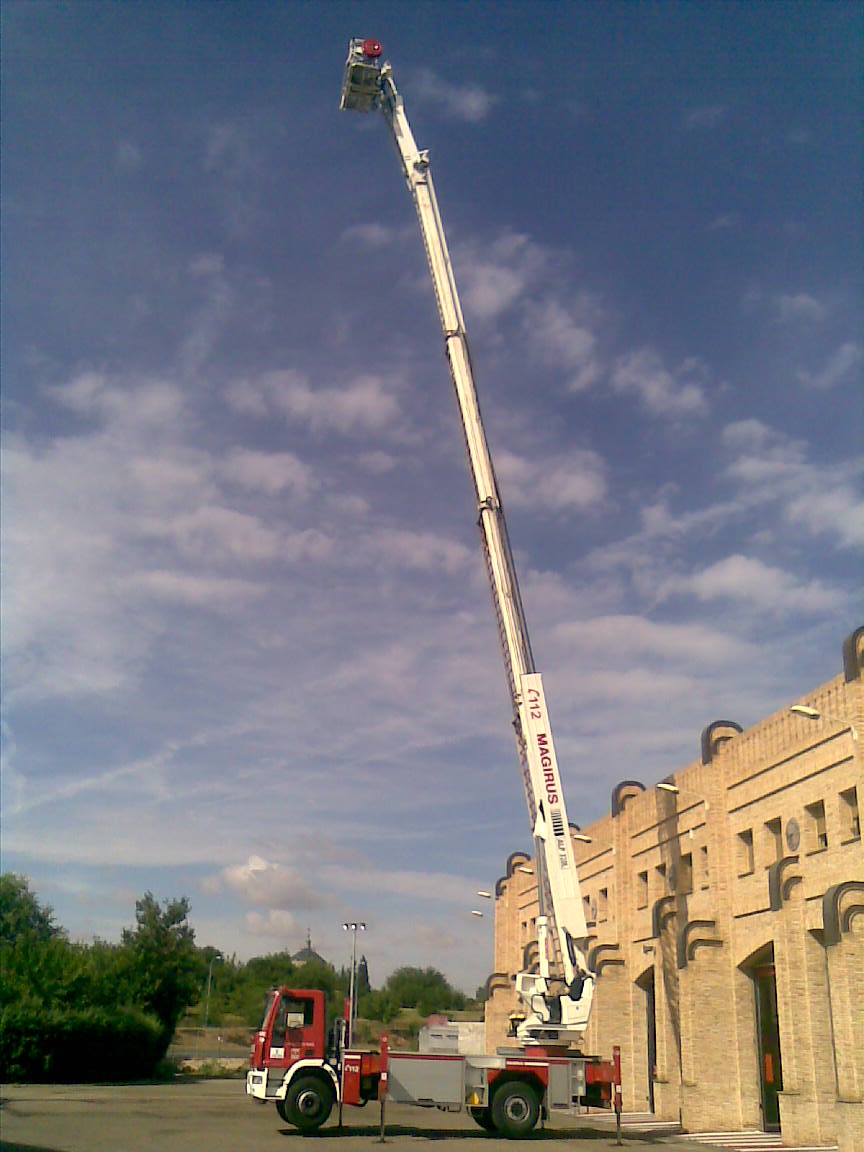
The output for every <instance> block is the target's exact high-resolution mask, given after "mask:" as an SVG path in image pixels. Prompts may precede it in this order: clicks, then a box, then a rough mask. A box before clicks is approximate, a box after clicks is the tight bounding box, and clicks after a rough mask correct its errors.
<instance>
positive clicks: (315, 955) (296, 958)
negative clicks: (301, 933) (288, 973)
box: [291, 930, 327, 964]
mask: <svg viewBox="0 0 864 1152" xmlns="http://www.w3.org/2000/svg"><path fill="white" fill-rule="evenodd" d="M291 960H292V962H293V963H294V964H308V963H309V961H310V960H316V961H317V962H318V963H319V964H326V963H327V961H326V960H325V959H324V957H323V956H322V955H321V953H320V952H316V951H315V949H314V948H313V947H312V933H311V932H309V931H308V930H307V932H306V947H305V948H301V949H300V951H299V952H295V953H294V954H293V955H292V957H291Z"/></svg>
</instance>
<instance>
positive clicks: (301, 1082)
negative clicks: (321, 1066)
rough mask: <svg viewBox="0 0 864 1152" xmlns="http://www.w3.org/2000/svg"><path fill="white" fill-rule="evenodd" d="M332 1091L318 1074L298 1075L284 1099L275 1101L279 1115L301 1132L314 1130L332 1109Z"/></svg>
mask: <svg viewBox="0 0 864 1152" xmlns="http://www.w3.org/2000/svg"><path fill="white" fill-rule="evenodd" d="M334 1099H335V1097H334V1093H333V1089H332V1087H331V1086H330V1085H329V1084H328V1083H327V1082H326V1080H322V1079H320V1077H318V1076H298V1077H297V1079H296V1080H295V1081H294V1083H293V1084H292V1085H291V1087H290V1088H289V1089H288V1093H287V1095H286V1096H285V1099H284V1100H277V1101H276V1108H277V1109H278V1111H279V1115H280V1116H281V1117H282V1119H283V1120H284V1121H286V1123H288V1124H293V1125H294V1127H295V1128H299V1129H300V1131H301V1132H314V1131H315V1129H316V1128H320V1127H321V1125H322V1124H323V1123H324V1122H325V1121H326V1119H327V1117H328V1116H329V1115H330V1113H331V1111H332V1109H333V1102H334Z"/></svg>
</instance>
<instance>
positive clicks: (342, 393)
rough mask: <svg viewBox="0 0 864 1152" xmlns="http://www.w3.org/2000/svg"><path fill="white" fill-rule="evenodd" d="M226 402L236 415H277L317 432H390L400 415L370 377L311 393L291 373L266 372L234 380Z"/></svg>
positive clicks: (376, 379)
mask: <svg viewBox="0 0 864 1152" xmlns="http://www.w3.org/2000/svg"><path fill="white" fill-rule="evenodd" d="M226 397H227V399H228V403H229V404H230V405H231V406H232V407H233V408H234V409H235V410H236V411H238V412H242V413H244V414H248V415H253V416H264V415H267V414H268V413H270V412H279V413H281V414H282V415H283V416H285V417H286V418H287V419H288V420H290V421H296V422H299V423H303V424H306V425H308V426H309V427H310V428H311V429H312V430H313V431H314V432H319V433H324V432H338V433H340V434H342V435H347V434H349V433H351V432H368V431H384V432H390V433H394V432H396V431H397V425H398V422H399V416H400V412H399V404H398V402H397V400H396V397H395V396H394V395H393V392H392V391H391V390H390V389H388V387H387V386H386V385H385V382H384V381H383V380H382V379H381V378H380V377H378V376H371V375H363V376H359V377H357V378H356V379H354V380H352V381H350V382H349V383H347V384H345V385H344V386H342V387H338V388H334V387H318V388H313V387H312V386H311V385H310V384H309V382H308V380H306V378H305V377H304V376H302V375H301V374H300V373H298V372H295V371H293V370H290V369H288V370H284V371H277V372H267V373H264V374H263V375H262V376H260V377H258V378H257V379H247V380H239V381H235V382H234V383H233V384H232V385H230V386H229V388H228V389H227V391H226Z"/></svg>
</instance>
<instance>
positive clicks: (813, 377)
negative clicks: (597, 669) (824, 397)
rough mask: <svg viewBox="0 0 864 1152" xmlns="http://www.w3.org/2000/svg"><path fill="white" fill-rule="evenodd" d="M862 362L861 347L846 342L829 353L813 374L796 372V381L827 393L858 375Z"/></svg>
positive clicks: (863, 355)
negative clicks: (828, 390)
mask: <svg viewBox="0 0 864 1152" xmlns="http://www.w3.org/2000/svg"><path fill="white" fill-rule="evenodd" d="M862 360H864V351H862V348H861V345H860V344H856V343H855V342H854V341H852V340H847V341H846V342H845V343H844V344H841V345H840V347H839V348H836V349H835V350H834V351H833V352H832V353H831V355H830V356H829V357H828V359H827V360H826V361H825V363H824V364H823V365H822V367H821V368H818V369H817V370H816V371H815V372H808V371H806V370H804V369H802V370H801V371H799V372H798V379H799V380H800V381H801V383H802V384H806V385H808V386H809V387H811V388H818V389H820V390H823V391H827V389H829V388H835V387H836V386H837V385H838V384H843V383H845V382H846V381H847V380H852V379H854V378H855V377H856V375H858V368H859V366H860V364H861V362H862Z"/></svg>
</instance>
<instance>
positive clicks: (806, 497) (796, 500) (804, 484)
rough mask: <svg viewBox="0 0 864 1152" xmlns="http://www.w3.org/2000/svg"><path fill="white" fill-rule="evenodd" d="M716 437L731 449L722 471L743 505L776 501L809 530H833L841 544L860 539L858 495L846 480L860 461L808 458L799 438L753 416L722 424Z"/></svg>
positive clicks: (863, 517)
mask: <svg viewBox="0 0 864 1152" xmlns="http://www.w3.org/2000/svg"><path fill="white" fill-rule="evenodd" d="M722 440H723V442H724V444H725V445H726V446H727V447H729V448H731V449H732V450H733V452H734V453H735V455H734V457H733V459H732V460H731V461H730V463H729V464H728V466H727V468H726V475H727V477H729V478H730V479H732V480H733V481H735V482H736V484H738V485H740V488H741V494H742V495H741V497H740V499H741V501H742V503H744V504H746V506H749V507H754V506H758V505H760V504H767V503H770V502H773V501H777V502H779V504H780V508H781V513H782V515H783V517H784V519H785V520H786V521H788V522H789V523H790V524H794V525H795V526H796V527H798V528H804V529H806V530H808V531H809V532H810V533H811V534H812V535H813V536H833V537H834V538H835V542H836V543H837V544H838V545H839V546H840V547H841V548H856V547H860V546H861V545H862V544H864V499H862V498H861V495H860V487H859V489H857V490H856V488H855V487H854V485H853V483H852V480H853V478H854V479H857V478H858V473H859V472H860V464H857V463H855V462H853V463H852V464H846V465H844V464H836V465H834V464H831V465H826V466H820V465H817V464H814V463H812V462H810V461H809V460H808V459H807V453H806V446H805V445H804V443H803V442H801V441H796V440H792V439H790V438H789V437H787V436H785V435H784V434H783V433H781V432H778V431H776V430H775V429H773V428H770V427H769V426H768V425H766V424H763V423H762V422H761V421H759V420H744V421H738V422H736V423H733V424H729V425H727V426H726V428H724V430H723V433H722Z"/></svg>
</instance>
